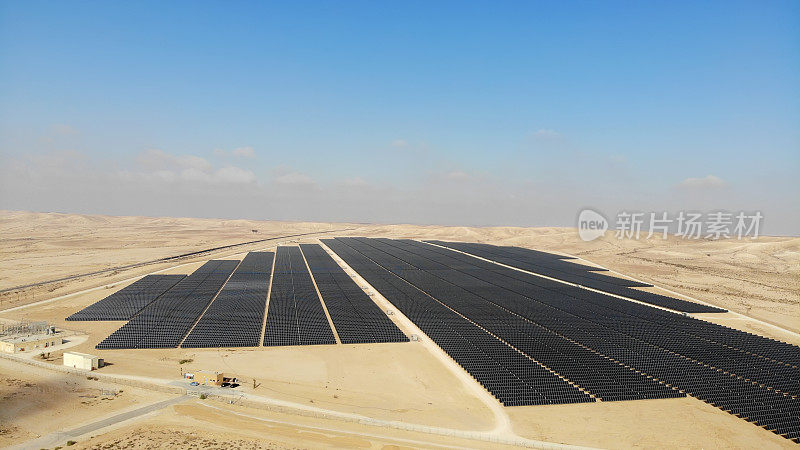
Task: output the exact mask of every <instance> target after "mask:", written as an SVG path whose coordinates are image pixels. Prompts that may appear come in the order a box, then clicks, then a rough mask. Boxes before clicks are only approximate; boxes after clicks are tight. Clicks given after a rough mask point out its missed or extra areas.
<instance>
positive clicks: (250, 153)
mask: <svg viewBox="0 0 800 450" xmlns="http://www.w3.org/2000/svg"><path fill="white" fill-rule="evenodd" d="M231 153H233V155H234V156H242V157H244V158H253V157H255V156H256V152H255V150H254V149H253V147H239V148H235V149H233V151H231Z"/></svg>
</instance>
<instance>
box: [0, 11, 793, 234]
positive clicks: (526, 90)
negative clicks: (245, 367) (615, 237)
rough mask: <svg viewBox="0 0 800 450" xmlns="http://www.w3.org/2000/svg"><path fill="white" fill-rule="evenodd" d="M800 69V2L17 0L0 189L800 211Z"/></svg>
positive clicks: (572, 212)
mask: <svg viewBox="0 0 800 450" xmlns="http://www.w3.org/2000/svg"><path fill="white" fill-rule="evenodd" d="M799 86H800V3H797V2H761V1H759V2H756V1H753V2H727V1H726V2H391V3H390V2H322V1H316V2H307V3H303V2H283V3H267V2H259V3H255V2H253V3H248V2H130V4H122V3H121V2H98V3H94V2H35V1H32V2H31V1H26V2H2V3H0V97H2V99H3V100H2V101H0V171H2V173H0V175H2V179H3V181H0V208H6V209H27V210H40V211H62V212H82V213H108V214H142V215H171V216H174V215H189V216H200V217H244V218H256V219H301V220H352V221H362V222H393V223H397V222H412V223H439V224H463V225H523V226H537V225H572V224H573V223H574V219H575V216H576V214H577V211H578V209H579V208H581V207H585V206H592V207H595V208H597V209H599V210H601V211H603V212H605V213H606V214H607V215H609V216H613V215H614V214H616V212H617V211H619V210H622V209H639V210H647V211H650V210H657V211H661V210H669V211H677V210H681V209H699V210H704V211H706V210H713V209H730V210H741V209H744V210H748V211H750V210H761V211H763V212H764V215H765V229H766V231H767V232H771V233H775V234H798V230H800V212H798V211H797V210H798V208H797V206H796V203H797V198H800V182H798V181H797V173H800V127H798V124H800V91H799V88H798V87H799ZM687 180H689V181H687Z"/></svg>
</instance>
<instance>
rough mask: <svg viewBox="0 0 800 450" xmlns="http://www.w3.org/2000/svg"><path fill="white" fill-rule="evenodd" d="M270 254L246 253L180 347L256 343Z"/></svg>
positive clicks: (259, 332)
mask: <svg viewBox="0 0 800 450" xmlns="http://www.w3.org/2000/svg"><path fill="white" fill-rule="evenodd" d="M274 258H275V254H274V253H272V252H250V253H248V254H247V256H245V258H244V259H243V260H242V262H241V263H240V264H239V267H237V268H236V270H235V271H234V272H233V275H231V277H230V279H229V280H228V282H227V283H225V286H223V288H222V290H221V291H219V294H217V298H215V299H214V301H213V302H212V303H211V305H210V306H209V307H208V309H207V310H206V312H205V313H203V316H202V317H201V318H200V320H199V321H198V322H197V325H195V326H194V328H192V331H190V332H189V334H188V335H187V336H186V339H184V341H183V343H182V344H181V347H184V348H197V347H205V348H209V347H258V345H259V342H260V341H261V328H262V326H263V324H264V309H265V308H266V306H267V295H268V293H269V278H270V274H271V273H272V262H273V260H274Z"/></svg>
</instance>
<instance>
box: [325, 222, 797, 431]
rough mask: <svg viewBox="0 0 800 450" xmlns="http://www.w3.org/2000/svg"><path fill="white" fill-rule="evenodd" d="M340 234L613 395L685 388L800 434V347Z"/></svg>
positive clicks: (457, 256)
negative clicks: (648, 381)
mask: <svg viewBox="0 0 800 450" xmlns="http://www.w3.org/2000/svg"><path fill="white" fill-rule="evenodd" d="M325 242H326V243H327V241H325ZM335 242H337V244H336V245H334V244H329V246H331V248H332V249H333V250H334V251H336V252H337V253H339V252H340V251H341V252H342V253H344V254H346V255H347V256H348V258H350V259H351V260H356V259H359V258H358V257H357V256H353V255H354V254H355V253H358V254H360V255H362V257H363V258H361V259H365V258H367V259H369V260H370V261H372V262H374V263H377V264H380V265H381V266H382V267H384V268H385V271H386V272H391V273H392V274H394V275H396V276H397V277H401V278H403V280H405V281H406V282H408V283H410V284H412V285H414V286H416V287H418V288H419V289H421V290H424V291H425V292H426V293H428V294H430V295H431V296H432V297H433V298H435V299H436V301H438V302H440V303H441V304H443V305H446V306H448V307H449V308H451V309H452V311H454V312H456V313H458V314H459V315H461V316H463V317H465V318H467V319H469V320H471V321H474V323H477V324H480V325H481V326H482V327H484V328H485V329H486V330H488V331H490V332H491V333H492V334H494V335H495V336H497V337H498V338H499V339H501V340H503V341H504V342H506V343H508V344H510V345H512V346H514V348H515V349H517V350H519V351H521V352H523V353H524V354H526V355H528V356H530V357H531V358H532V359H533V360H535V361H538V362H539V363H541V364H542V365H544V366H546V367H547V368H548V369H551V370H553V371H554V372H555V373H557V374H559V375H561V376H563V377H564V378H566V379H567V380H569V381H570V382H572V383H574V384H576V385H578V386H580V387H581V388H583V389H584V390H586V391H588V392H590V393H592V394H594V395H595V396H597V397H599V398H601V399H603V400H623V399H634V398H658V397H660V396H661V395H662V394H666V395H665V396H675V395H683V394H681V393H680V392H685V393H687V394H689V395H691V396H693V397H696V398H698V399H700V400H703V401H705V402H707V403H710V404H712V405H714V406H717V407H719V408H721V409H723V410H725V411H728V412H730V413H731V414H734V415H737V416H739V417H741V418H743V419H745V420H748V421H750V422H753V423H755V424H757V425H759V426H762V427H764V428H766V429H768V430H770V431H773V432H775V433H776V434H779V435H782V436H784V437H786V438H789V439H796V438H798V437H799V436H800V435H798V432H800V398H798V395H800V369H798V366H800V347H797V346H794V345H790V344H787V343H783V342H780V341H777V340H773V339H767V338H764V337H761V336H757V335H753V334H749V333H746V332H742V331H738V330H735V329H732V328H728V327H724V326H720V325H716V324H713V323H710V322H706V321H703V320H698V319H695V318H692V317H687V316H683V315H681V314H677V313H673V312H670V311H666V310H662V309H658V308H653V307H650V306H648V305H645V304H641V303H636V302H631V301H627V300H624V299H621V298H618V297H614V296H610V295H605V294H602V293H598V292H595V291H589V290H586V289H582V288H580V287H577V286H572V285H569V284H565V283H561V282H558V281H554V280H549V279H545V278H542V277H538V276H535V275H532V274H527V273H524V272H520V271H518V270H514V269H510V268H507V267H503V266H500V265H498V264H495V263H492V262H488V261H484V260H480V259H477V258H474V257H471V256H468V255H464V254H462V253H458V252H455V251H452V250H449V249H446V248H441V247H436V246H432V245H429V244H424V243H420V242H416V241H408V240H401V241H396V240H388V239H378V240H375V239H364V238H339V239H336V241H335ZM334 246H335V247H336V248H333V247H334ZM340 255H341V254H340ZM342 257H343V259H345V260H346V261H347V260H348V258H345V257H344V256H342ZM348 263H349V261H348ZM362 264H364V265H366V263H365V262H363V261H362ZM353 268H354V269H355V270H357V271H359V273H360V271H361V270H364V268H363V266H359V267H355V266H354V267H353ZM371 270H374V269H371ZM365 278H367V277H365ZM373 278H374V277H373ZM367 281H368V282H370V283H371V281H370V280H369V279H368V280H367ZM373 286H374V287H375V288H376V289H378V290H379V291H381V288H380V287H378V286H375V285H373ZM381 292H383V291H381ZM387 293H388V294H389V295H387V296H386V297H387V299H388V300H389V301H391V302H393V303H394V300H393V297H392V292H388V291H387ZM396 306H398V305H396ZM398 308H400V307H399V306H398ZM400 309H401V310H402V308H400ZM498 311H502V312H498ZM409 318H410V319H411V320H414V321H415V323H416V321H417V319H415V318H413V317H409ZM423 331H425V332H426V334H427V330H423ZM429 336H430V335H429ZM430 337H431V339H433V340H434V341H436V342H437V343H438V341H437V339H436V338H435V337H433V336H430ZM567 343H570V344H574V346H570V345H568V344H567ZM575 347H577V348H575ZM443 348H444V347H443ZM598 357H599V358H601V359H603V360H605V361H606V363H603V362H602V361H600V360H598V359H597V358H598ZM611 364H616V365H618V366H619V367H623V368H625V369H626V370H620V369H619V368H614V367H612V366H611ZM465 368H466V367H465ZM467 370H469V369H467ZM640 377H644V378H645V379H647V380H650V381H651V382H652V383H654V384H655V385H657V386H661V388H663V389H677V390H679V391H680V392H678V391H670V392H663V391H662V390H660V388H658V387H656V386H654V385H652V384H648V383H647V382H645V381H643V380H642V379H641V378H640ZM618 386H622V387H623V388H624V389H620V388H619V387H618ZM631 390H632V391H635V392H636V394H634V395H631V394H630V391H631Z"/></svg>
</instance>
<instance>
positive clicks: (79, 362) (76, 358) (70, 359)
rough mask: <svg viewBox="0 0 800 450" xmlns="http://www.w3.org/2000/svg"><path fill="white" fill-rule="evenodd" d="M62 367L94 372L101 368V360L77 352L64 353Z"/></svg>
mask: <svg viewBox="0 0 800 450" xmlns="http://www.w3.org/2000/svg"><path fill="white" fill-rule="evenodd" d="M64 365H65V366H67V367H72V368H74V369H85V370H95V369H99V368H101V367H103V358H99V357H97V356H94V355H89V354H86V353H78V352H64Z"/></svg>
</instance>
